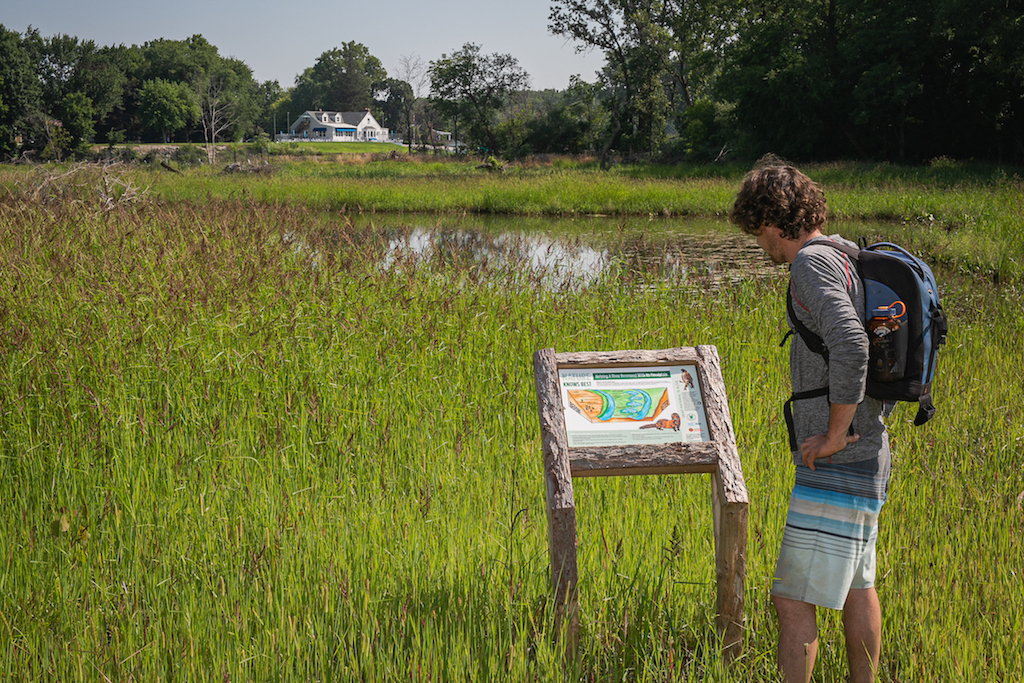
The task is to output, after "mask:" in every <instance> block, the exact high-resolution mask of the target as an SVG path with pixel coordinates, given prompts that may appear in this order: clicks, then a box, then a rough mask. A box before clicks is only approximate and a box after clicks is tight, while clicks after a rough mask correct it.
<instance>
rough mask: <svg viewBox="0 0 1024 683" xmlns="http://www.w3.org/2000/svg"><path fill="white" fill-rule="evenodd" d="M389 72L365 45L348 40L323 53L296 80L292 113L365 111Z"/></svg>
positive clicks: (291, 103) (291, 104)
mask: <svg viewBox="0 0 1024 683" xmlns="http://www.w3.org/2000/svg"><path fill="white" fill-rule="evenodd" d="M386 80H387V72H386V71H385V69H384V67H383V65H381V62H380V60H379V59H377V58H376V57H374V56H373V55H371V54H370V51H369V50H368V49H367V48H366V46H365V45H363V44H362V43H357V42H355V41H349V42H347V43H342V45H341V47H337V48H333V49H331V50H327V51H326V52H324V53H322V54H321V55H320V56H319V57H318V58H317V60H316V64H314V65H313V66H312V67H309V68H307V69H306V70H305V71H304V72H303V73H302V74H301V75H300V76H299V78H298V79H297V80H296V82H295V89H294V90H293V91H292V92H291V94H290V96H289V102H290V106H291V108H292V109H291V111H292V112H293V113H295V114H296V116H297V115H298V113H301V112H304V111H363V110H364V109H369V108H371V107H372V106H373V104H374V101H373V95H374V91H375V89H377V88H379V87H381V86H384V85H385V83H386Z"/></svg>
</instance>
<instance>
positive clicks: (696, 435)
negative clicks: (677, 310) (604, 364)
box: [558, 365, 710, 448]
mask: <svg viewBox="0 0 1024 683" xmlns="http://www.w3.org/2000/svg"><path fill="white" fill-rule="evenodd" d="M696 377H697V368H696V366H694V365H666V366H649V367H628V368H575V367H574V368H559V370H558V383H559V386H560V387H561V390H562V405H563V406H564V408H565V431H566V437H567V440H568V444H569V447H570V448H572V447H573V446H626V445H635V444H663V443H689V442H694V441H709V440H710V439H709V437H708V424H707V416H705V414H704V399H703V398H701V395H700V385H699V380H698V379H695V378H696Z"/></svg>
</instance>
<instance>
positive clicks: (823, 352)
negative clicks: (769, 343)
mask: <svg viewBox="0 0 1024 683" xmlns="http://www.w3.org/2000/svg"><path fill="white" fill-rule="evenodd" d="M786 312H787V313H788V314H789V319H790V320H792V321H793V327H795V328H796V333H797V334H799V335H800V338H801V339H803V340H804V344H806V345H807V348H809V349H810V350H811V351H812V352H814V353H816V354H818V355H819V356H821V357H822V358H824V359H825V362H826V363H828V349H827V348H825V341H824V340H823V339H822V338H821V337H819V336H818V335H816V334H814V333H813V332H811V331H810V329H808V327H807V325H804V324H803V323H802V322H800V318H798V317H796V309H795V308H794V307H793V290H792V286H791V285H790V286H787V287H786ZM791 334H793V330H790V331H789V332H787V333H786V336H785V337H783V338H782V343H781V344H779V346H783V345H785V343H786V340H787V339H789V336H790V335H791Z"/></svg>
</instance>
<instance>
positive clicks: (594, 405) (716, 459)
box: [533, 346, 747, 660]
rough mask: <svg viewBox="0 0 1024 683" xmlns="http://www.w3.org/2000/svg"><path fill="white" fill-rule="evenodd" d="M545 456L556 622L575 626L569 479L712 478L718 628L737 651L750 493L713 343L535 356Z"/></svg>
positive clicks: (562, 628)
mask: <svg viewBox="0 0 1024 683" xmlns="http://www.w3.org/2000/svg"><path fill="white" fill-rule="evenodd" d="M533 374H534V382H535V384H536V389H537V411H538V416H539V418H540V427H541V442H542V446H543V450H544V485H545V490H546V493H547V519H548V552H549V556H550V560H551V587H552V591H553V593H554V599H555V624H556V630H557V631H558V632H559V633H564V636H565V638H566V643H567V645H568V646H569V648H574V647H575V644H576V639H577V633H578V628H579V613H578V607H577V573H576V504H575V502H574V500H573V490H572V478H573V477H601V476H605V477H607V476H622V475H636V474H685V473H697V472H708V473H710V474H711V504H712V513H713V526H714V532H713V533H714V539H715V577H716V579H717V582H718V592H717V598H716V604H715V607H716V610H717V615H718V616H717V618H716V621H715V626H716V629H717V631H718V636H719V638H720V639H721V641H722V648H723V650H722V654H723V657H724V658H725V659H726V660H730V659H732V658H734V657H736V656H737V655H738V654H739V653H740V651H741V650H742V647H743V632H742V624H743V584H744V578H745V575H746V549H747V489H746V486H745V485H744V483H743V472H742V470H741V469H740V460H739V454H738V453H737V451H736V437H735V435H734V433H733V429H732V421H731V419H730V417H729V405H728V402H727V400H726V395H725V385H724V383H723V381H722V373H721V367H720V364H719V359H718V351H717V350H716V349H715V347H714V346H697V347H680V348H674V349H664V350H661V351H615V352H608V353H555V351H554V349H542V350H540V351H537V352H536V353H535V354H534V356H533Z"/></svg>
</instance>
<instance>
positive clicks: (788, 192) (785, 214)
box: [729, 163, 826, 239]
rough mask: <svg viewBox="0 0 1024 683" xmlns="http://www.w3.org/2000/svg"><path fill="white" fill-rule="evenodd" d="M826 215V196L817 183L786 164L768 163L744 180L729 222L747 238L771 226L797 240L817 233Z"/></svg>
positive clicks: (730, 213)
mask: <svg viewBox="0 0 1024 683" xmlns="http://www.w3.org/2000/svg"><path fill="white" fill-rule="evenodd" d="M825 213H826V208H825V193H824V192H823V191H822V189H821V188H820V187H818V184H817V183H815V182H814V181H813V180H811V179H810V178H808V177H807V176H805V175H804V174H803V173H801V172H800V171H798V170H797V169H795V168H794V167H792V166H790V165H788V164H785V163H769V164H768V165H765V166H761V167H756V168H754V170H752V171H751V172H750V173H748V174H747V175H746V177H744V178H743V185H742V186H741V187H740V191H739V192H738V193H737V194H736V200H735V202H733V205H732V208H731V209H730V210H729V220H730V221H732V222H733V223H734V224H736V225H737V226H739V228H740V229H741V230H743V232H745V233H747V234H750V235H759V234H761V230H762V229H764V227H765V226H768V225H774V226H775V227H777V228H778V229H779V231H780V232H781V233H782V236H783V237H785V238H787V239H797V238H798V237H800V235H802V234H804V233H806V232H811V231H813V230H816V229H819V230H820V229H821V226H822V225H824V224H825Z"/></svg>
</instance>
